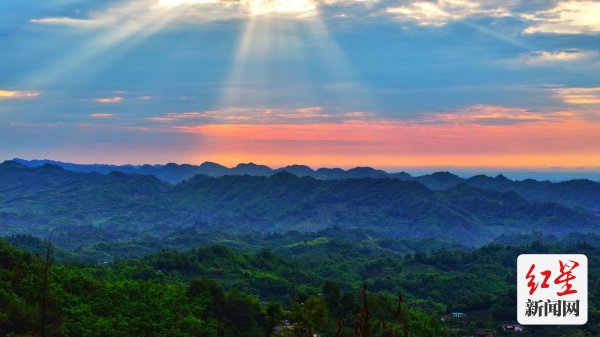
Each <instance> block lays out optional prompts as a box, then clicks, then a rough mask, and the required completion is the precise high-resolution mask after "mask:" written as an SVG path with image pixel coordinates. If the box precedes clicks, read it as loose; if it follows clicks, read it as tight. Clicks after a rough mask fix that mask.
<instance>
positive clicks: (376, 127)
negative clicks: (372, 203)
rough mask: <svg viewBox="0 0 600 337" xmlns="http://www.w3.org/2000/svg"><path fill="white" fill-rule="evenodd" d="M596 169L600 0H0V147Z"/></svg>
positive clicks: (47, 152)
mask: <svg viewBox="0 0 600 337" xmlns="http://www.w3.org/2000/svg"><path fill="white" fill-rule="evenodd" d="M13 157H19V158H25V159H34V158H35V159H54V160H61V161H69V162H77V163H111V164H125V163H129V164H142V163H168V162H177V163H193V164H198V163H201V162H204V161H214V162H218V163H221V164H224V165H228V166H233V165H235V164H237V163H240V162H255V163H261V164H267V165H270V166H273V167H280V166H284V165H289V164H306V165H309V166H311V167H313V168H318V167H332V166H337V167H344V168H348V167H354V166H373V167H378V168H383V169H389V170H394V169H408V170H409V171H410V169H413V170H418V169H428V168H435V169H440V168H444V169H446V168H450V169H452V168H454V169H457V170H460V169H462V170H471V171H477V170H512V171H518V170H540V171H553V170H554V171H568V172H599V171H600V2H599V1H586V0H582V1H579V0H542V1H538V0H528V1H520V0H504V1H491V0H431V1H429V0H395V1H391V0H105V1H91V0H45V1H22V0H2V1H1V2H0V159H10V158H13Z"/></svg>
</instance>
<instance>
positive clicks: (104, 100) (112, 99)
mask: <svg viewBox="0 0 600 337" xmlns="http://www.w3.org/2000/svg"><path fill="white" fill-rule="evenodd" d="M122 101H123V97H120V96H116V97H101V98H96V99H94V102H96V103H104V104H111V103H113V104H114V103H121V102H122Z"/></svg>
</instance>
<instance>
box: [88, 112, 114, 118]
mask: <svg viewBox="0 0 600 337" xmlns="http://www.w3.org/2000/svg"><path fill="white" fill-rule="evenodd" d="M90 117H92V118H111V117H115V115H114V114H107V113H95V114H90Z"/></svg>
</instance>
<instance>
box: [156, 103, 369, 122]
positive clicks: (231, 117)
mask: <svg viewBox="0 0 600 337" xmlns="http://www.w3.org/2000/svg"><path fill="white" fill-rule="evenodd" d="M329 110H330V111H327V109H325V108H324V107H319V106H312V107H299V108H262V109H251V108H227V109H221V110H210V111H201V112H170V113H166V114H164V115H162V116H153V117H148V118H146V120H148V121H152V122H159V123H171V124H179V125H181V124H189V123H197V122H198V121H201V122H203V123H205V124H210V123H214V124H230V123H254V124H272V123H290V122H294V123H299V124H302V123H315V122H325V121H328V122H338V123H339V122H347V121H351V120H361V119H366V118H369V117H372V116H373V114H371V113H366V112H361V111H351V112H340V111H336V109H329Z"/></svg>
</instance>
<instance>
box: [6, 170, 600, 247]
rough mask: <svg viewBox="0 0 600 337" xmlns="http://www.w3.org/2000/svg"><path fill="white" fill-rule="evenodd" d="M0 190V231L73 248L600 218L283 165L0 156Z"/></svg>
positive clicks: (583, 227)
mask: <svg viewBox="0 0 600 337" xmlns="http://www.w3.org/2000/svg"><path fill="white" fill-rule="evenodd" d="M0 195H1V196H2V197H1V198H0V224H1V225H2V226H1V227H0V235H12V234H33V235H35V236H38V237H47V236H48V234H49V233H52V236H53V240H54V242H56V244H57V245H58V246H60V247H64V248H68V249H71V250H76V249H85V248H88V247H90V246H93V245H96V244H99V243H106V242H110V243H122V242H126V241H132V240H140V239H143V240H145V239H146V238H147V237H151V238H152V237H153V238H162V237H164V236H166V235H170V234H172V233H177V232H179V231H180V230H181V229H182V228H190V227H192V228H194V229H195V230H199V231H202V232H208V233H212V232H215V231H221V232H230V233H240V234H248V233H252V232H263V233H264V232H287V231H290V230H299V231H305V232H314V231H317V230H320V229H323V228H327V227H331V226H339V227H342V228H346V229H361V230H368V231H370V232H372V233H373V234H374V235H376V236H378V237H385V238H390V239H394V240H400V239H408V238H411V239H423V238H437V239H439V240H444V241H454V242H458V243H460V244H463V245H480V244H483V243H485V242H489V241H492V240H493V239H494V238H496V237H497V236H498V235H501V234H514V233H522V232H523V231H532V230H538V231H543V232H544V233H545V234H554V235H557V236H563V235H566V234H568V233H569V232H596V233H597V232H598V231H599V227H598V226H599V224H600V218H599V217H598V215H596V214H594V213H592V212H591V211H589V210H586V209H583V208H578V209H575V208H568V207H567V206H563V205H560V204H554V203H537V202H530V201H527V200H525V199H524V198H522V197H521V196H520V195H519V194H517V193H515V192H498V191H493V190H483V189H478V188H475V187H471V186H469V185H466V184H460V185H457V186H454V187H452V188H450V189H448V190H442V191H440V190H431V189H428V188H427V187H425V186H424V185H422V184H420V183H418V182H415V181H403V180H398V179H389V178H386V179H370V178H364V179H346V180H317V179H314V178H311V177H302V178H300V177H297V176H294V175H291V174H289V173H287V172H280V173H277V174H275V175H272V176H270V177H262V176H248V175H245V176H223V177H219V178H212V177H209V176H201V175H196V176H194V177H193V178H191V179H189V180H187V181H185V182H183V183H181V184H178V185H175V186H171V185H168V184H167V183H164V182H163V181H161V180H159V179H157V178H156V177H154V176H142V175H131V174H124V173H118V172H112V173H110V174H107V175H103V174H99V173H78V172H71V171H66V170H64V169H62V168H60V167H58V166H53V165H44V166H41V167H37V168H27V167H24V166H22V165H20V164H18V163H15V162H5V163H3V164H0ZM73 237H77V240H72V239H71V238H73ZM153 250H155V249H150V250H149V251H153ZM149 251H147V252H146V253H148V252H149Z"/></svg>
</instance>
